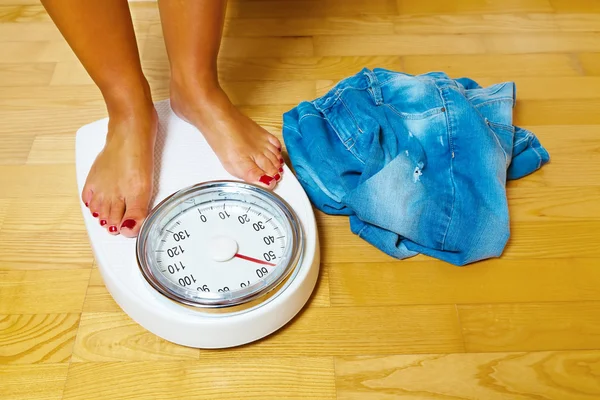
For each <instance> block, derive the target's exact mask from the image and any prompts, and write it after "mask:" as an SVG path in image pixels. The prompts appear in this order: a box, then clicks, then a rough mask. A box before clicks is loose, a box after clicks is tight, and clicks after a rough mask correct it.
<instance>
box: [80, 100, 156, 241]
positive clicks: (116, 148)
mask: <svg viewBox="0 0 600 400" xmlns="http://www.w3.org/2000/svg"><path fill="white" fill-rule="evenodd" d="M157 125H158V117H157V115H156V111H155V110H154V107H153V106H152V105H149V106H148V107H146V109H144V110H137V111H136V112H134V113H128V114H127V115H123V116H117V117H115V116H111V119H110V121H109V124H108V134H107V137H106V144H105V146H104V149H102V152H100V154H99V155H98V157H97V158H96V161H94V165H93V166H92V168H91V170H90V173H89V175H88V177H87V181H86V183H85V186H84V188H83V192H82V194H81V198H82V200H83V202H84V203H85V204H86V205H87V206H88V207H89V208H90V212H91V213H92V215H93V216H94V217H97V218H98V220H99V223H100V225H102V226H104V227H105V228H106V229H107V231H108V232H109V233H111V234H113V235H117V234H119V233H121V234H123V235H124V236H127V237H135V236H137V234H138V232H139V230H140V225H141V224H142V222H143V220H144V218H145V217H146V216H147V214H148V207H149V201H150V196H151V194H152V178H153V167H154V159H153V157H154V142H155V139H156V130H157Z"/></svg>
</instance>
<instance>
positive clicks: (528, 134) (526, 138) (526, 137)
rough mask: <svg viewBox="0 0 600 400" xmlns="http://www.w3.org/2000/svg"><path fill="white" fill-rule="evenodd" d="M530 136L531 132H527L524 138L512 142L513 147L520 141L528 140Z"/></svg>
mask: <svg viewBox="0 0 600 400" xmlns="http://www.w3.org/2000/svg"><path fill="white" fill-rule="evenodd" d="M530 138H531V133H529V132H527V136H525V137H524V138H522V139H519V140H518V141H516V142H515V143H513V147H517V146H518V145H520V144H521V143H523V142H526V141H527V140H529V139H530Z"/></svg>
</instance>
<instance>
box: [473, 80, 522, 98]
mask: <svg viewBox="0 0 600 400" xmlns="http://www.w3.org/2000/svg"><path fill="white" fill-rule="evenodd" d="M507 83H508V82H504V83H503V84H501V85H498V87H497V88H496V90H494V91H490V90H489V88H487V89H483V90H484V92H483V93H479V94H476V95H473V96H471V97H469V98H468V100H473V99H477V98H479V97H483V96H492V95H494V94H496V93H498V92H499V91H500V90H502V89H504V87H505V86H506V85H507ZM486 90H487V91H486ZM510 99H511V100H512V99H513V98H512V97H511V98H510Z"/></svg>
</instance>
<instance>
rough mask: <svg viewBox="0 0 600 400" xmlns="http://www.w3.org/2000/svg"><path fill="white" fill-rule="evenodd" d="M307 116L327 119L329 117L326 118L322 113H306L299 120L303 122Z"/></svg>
mask: <svg viewBox="0 0 600 400" xmlns="http://www.w3.org/2000/svg"><path fill="white" fill-rule="evenodd" d="M307 117H316V118H321V119H324V120H327V118H325V117H324V116H322V115H318V114H304V115H302V116H301V117H300V119H299V120H298V123H300V122H302V121H303V120H304V119H305V118H307Z"/></svg>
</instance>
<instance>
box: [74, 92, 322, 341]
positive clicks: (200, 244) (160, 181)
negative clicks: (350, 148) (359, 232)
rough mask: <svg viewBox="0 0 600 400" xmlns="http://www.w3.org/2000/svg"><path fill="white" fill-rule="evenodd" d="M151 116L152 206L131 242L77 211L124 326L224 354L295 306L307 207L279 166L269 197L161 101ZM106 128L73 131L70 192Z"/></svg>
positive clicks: (304, 262)
mask: <svg viewBox="0 0 600 400" xmlns="http://www.w3.org/2000/svg"><path fill="white" fill-rule="evenodd" d="M156 110H157V112H158V115H159V130H158V137H157V142H156V155H155V159H156V161H155V182H154V195H153V199H152V204H151V206H152V211H151V212H150V215H149V216H148V218H146V220H145V221H144V223H143V225H142V228H141V231H140V234H139V235H138V237H137V238H135V239H132V238H126V237H124V236H120V235H118V236H112V235H110V234H109V233H108V232H107V231H106V229H105V228H104V227H101V226H100V224H99V221H98V219H97V218H94V217H92V215H91V213H90V211H89V209H88V208H86V207H85V205H83V204H82V206H81V211H82V213H83V218H84V221H85V226H86V229H87V232H88V235H89V238H90V242H91V246H92V250H93V252H94V256H95V258H96V262H97V265H98V268H99V270H100V273H101V274H102V278H103V280H104V283H105V284H106V287H107V288H108V291H109V292H110V294H111V295H112V297H113V298H114V299H115V301H116V302H117V303H118V304H119V306H120V307H121V308H122V309H123V311H125V313H127V314H128V315H129V316H130V317H131V318H132V319H133V320H134V321H136V322H137V323H138V324H140V325H141V326H142V327H144V328H145V329H147V330H148V331H150V332H152V333H154V334H156V335H157V336H160V337H162V338H164V339H166V340H168V341H171V342H174V343H177V344H180V345H184V346H190V347H195V348H225V347H233V346H238V345H242V344H246V343H250V342H253V341H255V340H258V339H260V338H263V337H265V336H268V335H269V334H271V333H273V332H275V331H277V330H278V329H280V328H282V327H283V326H284V325H286V323H288V322H289V321H290V320H291V319H292V318H293V317H294V316H295V315H296V314H297V313H298V312H299V311H300V310H301V309H302V308H303V307H304V305H305V304H306V302H307V301H308V299H309V298H310V296H311V294H312V292H313V290H314V287H315V284H316V281H317V277H318V274H319V267H320V257H319V243H318V236H317V228H316V223H315V217H314V213H313V209H312V207H311V204H310V201H309V199H308V197H307V195H306V193H305V192H304V190H303V188H302V186H301V185H300V184H299V182H298V181H297V179H296V177H295V176H294V175H293V173H292V171H291V170H290V169H289V168H287V167H284V169H285V170H284V174H283V179H282V180H281V181H280V182H279V183H278V185H277V187H276V188H275V190H273V191H269V190H266V189H263V188H261V187H259V186H256V185H251V184H248V183H244V182H242V181H240V180H239V179H236V178H234V177H232V176H231V175H229V174H228V173H227V172H226V171H225V170H224V168H223V167H222V166H221V163H220V162H219V160H218V158H217V157H216V155H215V154H214V153H213V151H212V150H211V148H210V147H209V146H208V144H207V143H206V141H205V140H204V138H203V136H202V135H201V133H200V132H199V131H198V130H197V129H196V128H194V127H193V126H192V125H190V124H188V123H186V122H184V121H182V120H181V119H179V118H178V117H177V116H176V115H175V114H174V113H173V111H172V110H171V108H170V106H169V102H168V100H167V101H162V102H159V103H157V104H156ZM107 125H108V119H102V120H99V121H96V122H93V123H91V124H88V125H85V126H83V127H82V128H81V129H79V130H78V132H77V138H76V168H77V183H78V187H79V191H80V192H81V190H82V189H83V186H84V184H85V180H86V177H87V174H88V172H89V170H90V168H91V166H92V163H93V162H94V160H95V158H96V156H97V155H98V153H99V152H100V150H101V149H102V148H103V146H104V142H105V138H106V130H107Z"/></svg>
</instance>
